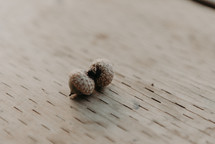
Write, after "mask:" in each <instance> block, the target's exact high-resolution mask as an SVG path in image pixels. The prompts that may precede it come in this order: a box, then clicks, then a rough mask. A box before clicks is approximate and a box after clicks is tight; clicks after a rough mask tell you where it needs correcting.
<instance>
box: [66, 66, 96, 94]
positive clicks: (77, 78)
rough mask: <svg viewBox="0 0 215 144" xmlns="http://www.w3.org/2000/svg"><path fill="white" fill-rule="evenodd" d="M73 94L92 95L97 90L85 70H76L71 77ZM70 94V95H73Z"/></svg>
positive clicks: (70, 84)
mask: <svg viewBox="0 0 215 144" xmlns="http://www.w3.org/2000/svg"><path fill="white" fill-rule="evenodd" d="M69 87H70V89H71V94H74V93H75V94H77V95H82V94H84V95H91V94H92V93H93V91H94V89H95V82H94V81H93V79H91V78H90V77H88V76H87V73H86V72H85V71H83V70H78V69H77V70H74V71H72V72H71V74H70V76H69ZM71 94H70V95H71Z"/></svg>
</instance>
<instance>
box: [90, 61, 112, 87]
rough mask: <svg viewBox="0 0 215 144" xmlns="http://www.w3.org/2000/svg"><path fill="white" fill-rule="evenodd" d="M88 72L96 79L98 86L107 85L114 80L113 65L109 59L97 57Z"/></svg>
mask: <svg viewBox="0 0 215 144" xmlns="http://www.w3.org/2000/svg"><path fill="white" fill-rule="evenodd" d="M87 74H88V76H89V77H90V78H92V79H93V80H94V81H95V85H96V87H97V88H102V87H105V86H107V85H109V84H110V83H111V82H112V80H113V76H114V71H113V65H112V64H111V62H110V61H109V60H107V59H96V60H95V61H93V62H92V64H91V66H90V68H89V70H88V72H87Z"/></svg>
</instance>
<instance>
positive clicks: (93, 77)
mask: <svg viewBox="0 0 215 144" xmlns="http://www.w3.org/2000/svg"><path fill="white" fill-rule="evenodd" d="M113 76H114V71H113V66H112V64H111V62H110V61H109V60H107V59H96V60H94V61H93V62H92V64H91V66H90V68H89V69H88V70H87V71H85V70H81V69H77V70H74V71H72V72H71V74H70V76H69V87H70V90H71V93H70V96H71V95H72V98H75V97H76V96H79V95H91V94H92V93H93V91H94V90H95V89H101V88H103V87H105V86H107V85H109V84H110V83H111V82H112V80H113Z"/></svg>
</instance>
